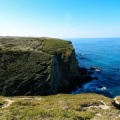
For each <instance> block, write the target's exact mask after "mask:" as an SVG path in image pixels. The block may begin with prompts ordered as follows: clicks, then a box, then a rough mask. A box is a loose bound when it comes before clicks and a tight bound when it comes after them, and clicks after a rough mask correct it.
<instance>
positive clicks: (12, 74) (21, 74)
mask: <svg viewBox="0 0 120 120" xmlns="http://www.w3.org/2000/svg"><path fill="white" fill-rule="evenodd" d="M73 78H79V72H78V65H77V60H76V57H75V52H74V49H73V46H72V44H71V42H69V41H64V40H60V39H53V38H22V37H13V38H11V37H1V38H0V94H1V95H48V94H55V93H58V92H67V91H69V90H70V89H71V88H72V84H71V83H72V80H73V81H74V79H73Z"/></svg>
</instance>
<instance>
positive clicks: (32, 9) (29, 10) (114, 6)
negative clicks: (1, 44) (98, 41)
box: [0, 0, 120, 38]
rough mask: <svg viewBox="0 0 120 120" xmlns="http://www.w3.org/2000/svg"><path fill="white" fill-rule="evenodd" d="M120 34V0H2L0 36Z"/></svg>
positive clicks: (74, 36) (73, 36)
mask: <svg viewBox="0 0 120 120" xmlns="http://www.w3.org/2000/svg"><path fill="white" fill-rule="evenodd" d="M7 35H9V36H35V37H36V36H38V37H41V36H46V37H59V38H81V37H82V38H83V37H84V38H91V37H92V38H93V37H95V38H96V37H97V38H99V37H100V38H101V37H102V38H103V37H108V38H109V37H112V38H113V37H120V0H0V36H7Z"/></svg>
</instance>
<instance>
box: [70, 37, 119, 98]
mask: <svg viewBox="0 0 120 120" xmlns="http://www.w3.org/2000/svg"><path fill="white" fill-rule="evenodd" d="M69 40H70V41H72V44H73V46H74V48H75V51H76V56H77V59H78V62H79V66H80V67H86V68H90V67H99V68H100V73H97V72H95V73H94V76H97V77H98V78H99V79H98V80H93V81H92V82H90V83H87V84H85V85H83V87H82V89H84V91H85V92H95V93H100V94H103V95H106V96H108V97H115V96H118V95H120V38H80V39H69ZM80 90H81V88H77V89H76V93H80Z"/></svg>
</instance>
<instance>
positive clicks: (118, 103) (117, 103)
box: [113, 96, 120, 109]
mask: <svg viewBox="0 0 120 120" xmlns="http://www.w3.org/2000/svg"><path fill="white" fill-rule="evenodd" d="M113 100H114V102H113V104H114V106H115V107H116V108H118V109H120V96H116V97H115V98H114V99H113Z"/></svg>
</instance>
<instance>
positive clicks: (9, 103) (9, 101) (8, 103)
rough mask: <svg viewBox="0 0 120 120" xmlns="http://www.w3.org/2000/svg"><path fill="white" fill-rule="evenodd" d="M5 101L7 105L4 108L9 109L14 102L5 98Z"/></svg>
mask: <svg viewBox="0 0 120 120" xmlns="http://www.w3.org/2000/svg"><path fill="white" fill-rule="evenodd" d="M4 101H6V102H7V103H6V104H5V105H4V106H3V107H2V108H8V107H9V106H10V105H11V104H12V103H13V102H14V101H13V100H10V99H8V98H4Z"/></svg>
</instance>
